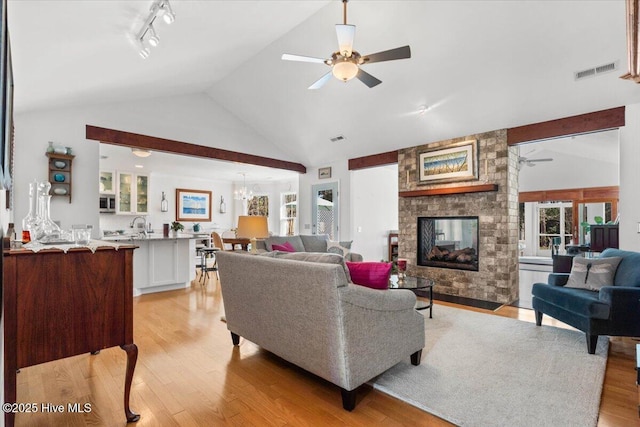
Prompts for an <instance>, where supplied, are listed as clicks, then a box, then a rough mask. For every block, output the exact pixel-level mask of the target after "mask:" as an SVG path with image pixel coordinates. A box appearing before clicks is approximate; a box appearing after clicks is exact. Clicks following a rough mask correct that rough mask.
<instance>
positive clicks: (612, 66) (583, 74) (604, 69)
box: [574, 61, 618, 80]
mask: <svg viewBox="0 0 640 427" xmlns="http://www.w3.org/2000/svg"><path fill="white" fill-rule="evenodd" d="M617 69H618V61H614V62H610V63H609V64H604V65H600V66H597V67H593V68H588V69H586V70H582V71H576V72H575V73H574V77H575V79H576V80H581V79H584V78H587V77H592V76H596V75H599V74H604V73H608V72H610V71H615V70H617Z"/></svg>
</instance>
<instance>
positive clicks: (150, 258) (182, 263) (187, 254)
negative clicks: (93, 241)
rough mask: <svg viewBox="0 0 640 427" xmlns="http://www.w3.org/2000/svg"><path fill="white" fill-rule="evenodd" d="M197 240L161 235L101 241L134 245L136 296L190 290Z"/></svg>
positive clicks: (183, 236) (122, 237)
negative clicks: (188, 288)
mask: <svg viewBox="0 0 640 427" xmlns="http://www.w3.org/2000/svg"><path fill="white" fill-rule="evenodd" d="M197 239H198V237H197V236H194V235H192V234H188V233H178V234H177V235H175V236H174V235H170V236H169V237H164V236H163V235H162V234H161V233H150V234H148V235H146V236H145V235H143V234H136V235H130V236H126V235H123V236H107V237H104V238H103V239H102V240H106V241H112V242H113V241H117V242H120V243H126V242H128V243H133V244H135V245H136V246H138V249H137V250H136V251H135V252H134V254H133V295H134V296H138V295H141V294H148V293H152V292H162V291H171V290H175V289H183V288H186V287H188V286H189V284H190V282H191V281H192V280H194V279H195V277H196V246H195V241H196V240H197Z"/></svg>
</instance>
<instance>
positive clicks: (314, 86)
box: [309, 71, 332, 89]
mask: <svg viewBox="0 0 640 427" xmlns="http://www.w3.org/2000/svg"><path fill="white" fill-rule="evenodd" d="M331 76H332V73H331V71H329V72H328V73H327V74H325V75H324V76H322V77H320V78H319V79H318V80H316V82H315V83H314V84H312V85H311V86H309V89H320V88H321V87H322V86H324V85H325V83H327V82H328V81H329V79H331Z"/></svg>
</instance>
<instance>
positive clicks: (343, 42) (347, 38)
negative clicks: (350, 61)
mask: <svg viewBox="0 0 640 427" xmlns="http://www.w3.org/2000/svg"><path fill="white" fill-rule="evenodd" d="M336 33H337V34H338V52H340V54H341V55H343V56H344V57H346V58H348V57H350V56H351V53H352V52H353V39H354V38H355V37H356V26H355V25H342V24H336Z"/></svg>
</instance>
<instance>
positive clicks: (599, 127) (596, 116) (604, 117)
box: [507, 106, 625, 145]
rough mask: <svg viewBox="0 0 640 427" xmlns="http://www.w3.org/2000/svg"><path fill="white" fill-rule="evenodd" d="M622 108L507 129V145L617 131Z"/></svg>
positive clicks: (622, 119)
mask: <svg viewBox="0 0 640 427" xmlns="http://www.w3.org/2000/svg"><path fill="white" fill-rule="evenodd" d="M624 111H625V109H624V106H623V107H616V108H611V109H609V110H602V111H596V112H593V113H587V114H580V115H577V116H571V117H565V118H562V119H556V120H549V121H547V122H540V123H532V124H530V125H524V126H518V127H514V128H509V129H507V144H508V145H516V144H520V143H523V142H530V141H538V140H541V139H550V138H560V137H565V136H570V135H579V134H582V133H590V132H598V131H603V130H607V129H617V128H619V127H622V126H624Z"/></svg>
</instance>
